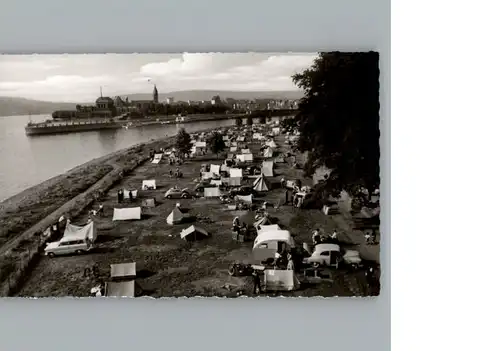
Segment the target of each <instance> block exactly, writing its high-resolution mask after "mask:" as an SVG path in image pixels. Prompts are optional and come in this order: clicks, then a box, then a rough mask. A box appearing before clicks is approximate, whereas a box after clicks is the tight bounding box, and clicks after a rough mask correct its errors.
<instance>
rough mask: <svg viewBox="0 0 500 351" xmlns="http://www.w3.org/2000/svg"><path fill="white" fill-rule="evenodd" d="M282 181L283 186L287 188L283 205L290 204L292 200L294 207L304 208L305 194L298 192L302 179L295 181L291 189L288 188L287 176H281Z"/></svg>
mask: <svg viewBox="0 0 500 351" xmlns="http://www.w3.org/2000/svg"><path fill="white" fill-rule="evenodd" d="M280 183H281V187H282V188H283V189H285V201H284V203H283V205H288V204H289V203H290V202H291V203H292V206H293V207H296V208H302V206H303V204H304V196H300V195H298V193H299V192H300V187H301V185H302V184H301V182H300V180H296V181H295V183H294V185H293V188H292V189H291V191H290V190H289V189H288V187H287V185H286V180H285V178H281V181H280Z"/></svg>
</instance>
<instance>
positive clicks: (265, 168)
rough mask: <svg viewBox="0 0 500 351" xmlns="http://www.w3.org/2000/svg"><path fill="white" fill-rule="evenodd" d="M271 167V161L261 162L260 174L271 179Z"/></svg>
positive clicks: (272, 163) (272, 164) (272, 165)
mask: <svg viewBox="0 0 500 351" xmlns="http://www.w3.org/2000/svg"><path fill="white" fill-rule="evenodd" d="M273 167H274V162H273V161H262V174H263V175H265V176H266V177H273V176H274V173H273Z"/></svg>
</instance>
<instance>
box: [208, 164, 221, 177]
mask: <svg viewBox="0 0 500 351" xmlns="http://www.w3.org/2000/svg"><path fill="white" fill-rule="evenodd" d="M210 173H212V174H217V175H219V174H220V165H210Z"/></svg>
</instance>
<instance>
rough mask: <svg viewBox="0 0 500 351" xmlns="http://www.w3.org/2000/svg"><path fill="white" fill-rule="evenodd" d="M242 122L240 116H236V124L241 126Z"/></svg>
mask: <svg viewBox="0 0 500 351" xmlns="http://www.w3.org/2000/svg"><path fill="white" fill-rule="evenodd" d="M242 124H243V120H242V119H241V117H237V118H236V126H238V127H239V126H241V125H242Z"/></svg>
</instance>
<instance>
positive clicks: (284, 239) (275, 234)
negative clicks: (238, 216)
mask: <svg viewBox="0 0 500 351" xmlns="http://www.w3.org/2000/svg"><path fill="white" fill-rule="evenodd" d="M281 244H285V245H287V246H288V247H290V248H293V247H295V240H293V238H292V235H291V234H290V232H289V231H288V230H266V231H264V232H261V233H260V234H259V235H257V238H256V239H255V241H254V244H253V248H254V249H257V248H267V249H274V250H278V251H279V249H280V248H281V247H280V245H281Z"/></svg>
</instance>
